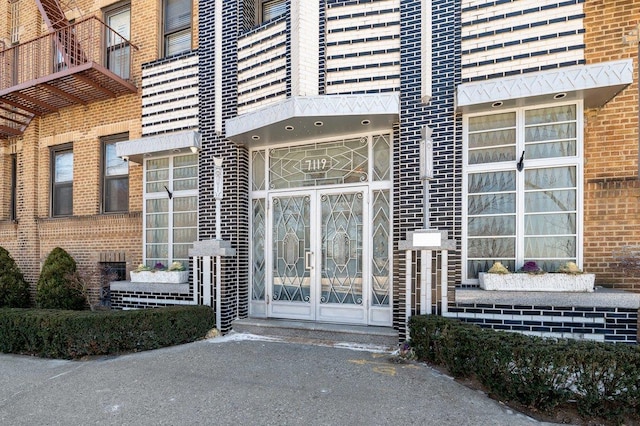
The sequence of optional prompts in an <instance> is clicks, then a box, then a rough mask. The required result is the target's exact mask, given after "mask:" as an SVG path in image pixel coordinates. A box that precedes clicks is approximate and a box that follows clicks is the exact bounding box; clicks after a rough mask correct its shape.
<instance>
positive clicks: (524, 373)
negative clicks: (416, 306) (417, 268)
mask: <svg viewBox="0 0 640 426" xmlns="http://www.w3.org/2000/svg"><path fill="white" fill-rule="evenodd" d="M409 327H410V343H411V346H412V348H413V350H414V353H415V354H416V356H417V357H418V359H421V360H423V361H428V362H430V363H432V364H435V365H441V366H444V367H446V368H447V370H448V371H449V373H450V374H451V375H453V376H454V377H456V378H469V377H475V378H477V379H478V380H479V381H480V382H481V383H482V384H483V385H484V386H485V387H486V388H487V390H488V391H489V392H490V393H491V394H493V395H495V396H496V397H497V398H499V399H501V400H504V401H513V402H517V403H519V404H523V405H525V406H528V407H532V408H535V409H537V410H540V411H543V412H550V411H551V410H552V409H554V408H555V407H556V406H558V405H563V404H574V405H575V407H576V408H577V410H578V412H579V413H580V414H581V415H582V416H584V417H586V418H594V417H595V418H603V419H609V420H613V421H615V422H621V421H624V420H629V419H631V421H633V422H638V421H640V348H638V346H631V345H624V344H611V343H599V342H588V341H577V340H567V339H545V338H542V337H536V336H526V335H523V334H518V333H505V332H501V331H496V330H492V329H485V328H480V327H478V326H476V325H472V324H467V323H463V322H460V321H458V320H453V319H447V318H443V317H438V316H414V317H412V318H411V319H410V321H409ZM634 424H635V423H634Z"/></svg>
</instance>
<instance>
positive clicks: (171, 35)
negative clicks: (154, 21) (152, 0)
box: [163, 0, 191, 57]
mask: <svg viewBox="0 0 640 426" xmlns="http://www.w3.org/2000/svg"><path fill="white" fill-rule="evenodd" d="M163 14H164V15H163V21H164V22H163V34H164V56H165V57H166V56H171V55H175V54H177V53H181V52H187V51H189V50H191V0H164V1H163Z"/></svg>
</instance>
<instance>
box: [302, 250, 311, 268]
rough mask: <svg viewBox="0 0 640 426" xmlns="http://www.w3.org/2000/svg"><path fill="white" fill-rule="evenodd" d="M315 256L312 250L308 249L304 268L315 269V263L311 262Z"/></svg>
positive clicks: (305, 254)
mask: <svg viewBox="0 0 640 426" xmlns="http://www.w3.org/2000/svg"><path fill="white" fill-rule="evenodd" d="M312 257H313V252H312V251H307V252H305V253H304V268H305V269H313V265H312V264H311V262H312Z"/></svg>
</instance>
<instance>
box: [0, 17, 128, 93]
mask: <svg viewBox="0 0 640 426" xmlns="http://www.w3.org/2000/svg"><path fill="white" fill-rule="evenodd" d="M134 50H137V47H136V46H135V45H133V44H132V43H131V42H129V40H127V39H126V38H124V37H123V36H122V35H120V34H118V32H116V31H115V30H113V29H112V28H110V27H109V26H108V25H106V24H105V23H104V22H102V21H101V20H100V19H98V18H96V17H89V18H86V19H83V20H81V21H78V22H76V23H74V24H71V25H69V26H67V27H65V28H61V29H60V30H57V31H54V32H51V33H48V34H46V35H43V36H40V37H38V38H36V39H33V40H31V41H28V42H26V43H21V44H18V45H15V46H12V47H10V48H8V49H5V50H2V51H0V90H4V89H8V88H10V87H13V86H17V85H21V84H24V83H27V82H29V81H33V80H39V79H41V78H43V77H47V76H50V75H52V74H55V73H58V72H66V73H72V72H73V69H74V68H77V67H80V66H82V65H85V64H88V63H93V64H97V65H101V66H103V67H104V68H107V69H108V70H110V71H111V72H113V73H114V74H116V75H117V76H119V77H121V78H123V79H125V80H128V79H129V78H130V75H131V64H132V54H133V51H134Z"/></svg>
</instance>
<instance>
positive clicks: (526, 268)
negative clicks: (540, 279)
mask: <svg viewBox="0 0 640 426" xmlns="http://www.w3.org/2000/svg"><path fill="white" fill-rule="evenodd" d="M520 270H521V271H522V272H529V273H530V272H540V271H541V269H540V267H539V266H538V265H537V264H536V262H533V261H529V262H525V263H524V265H522V268H520Z"/></svg>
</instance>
